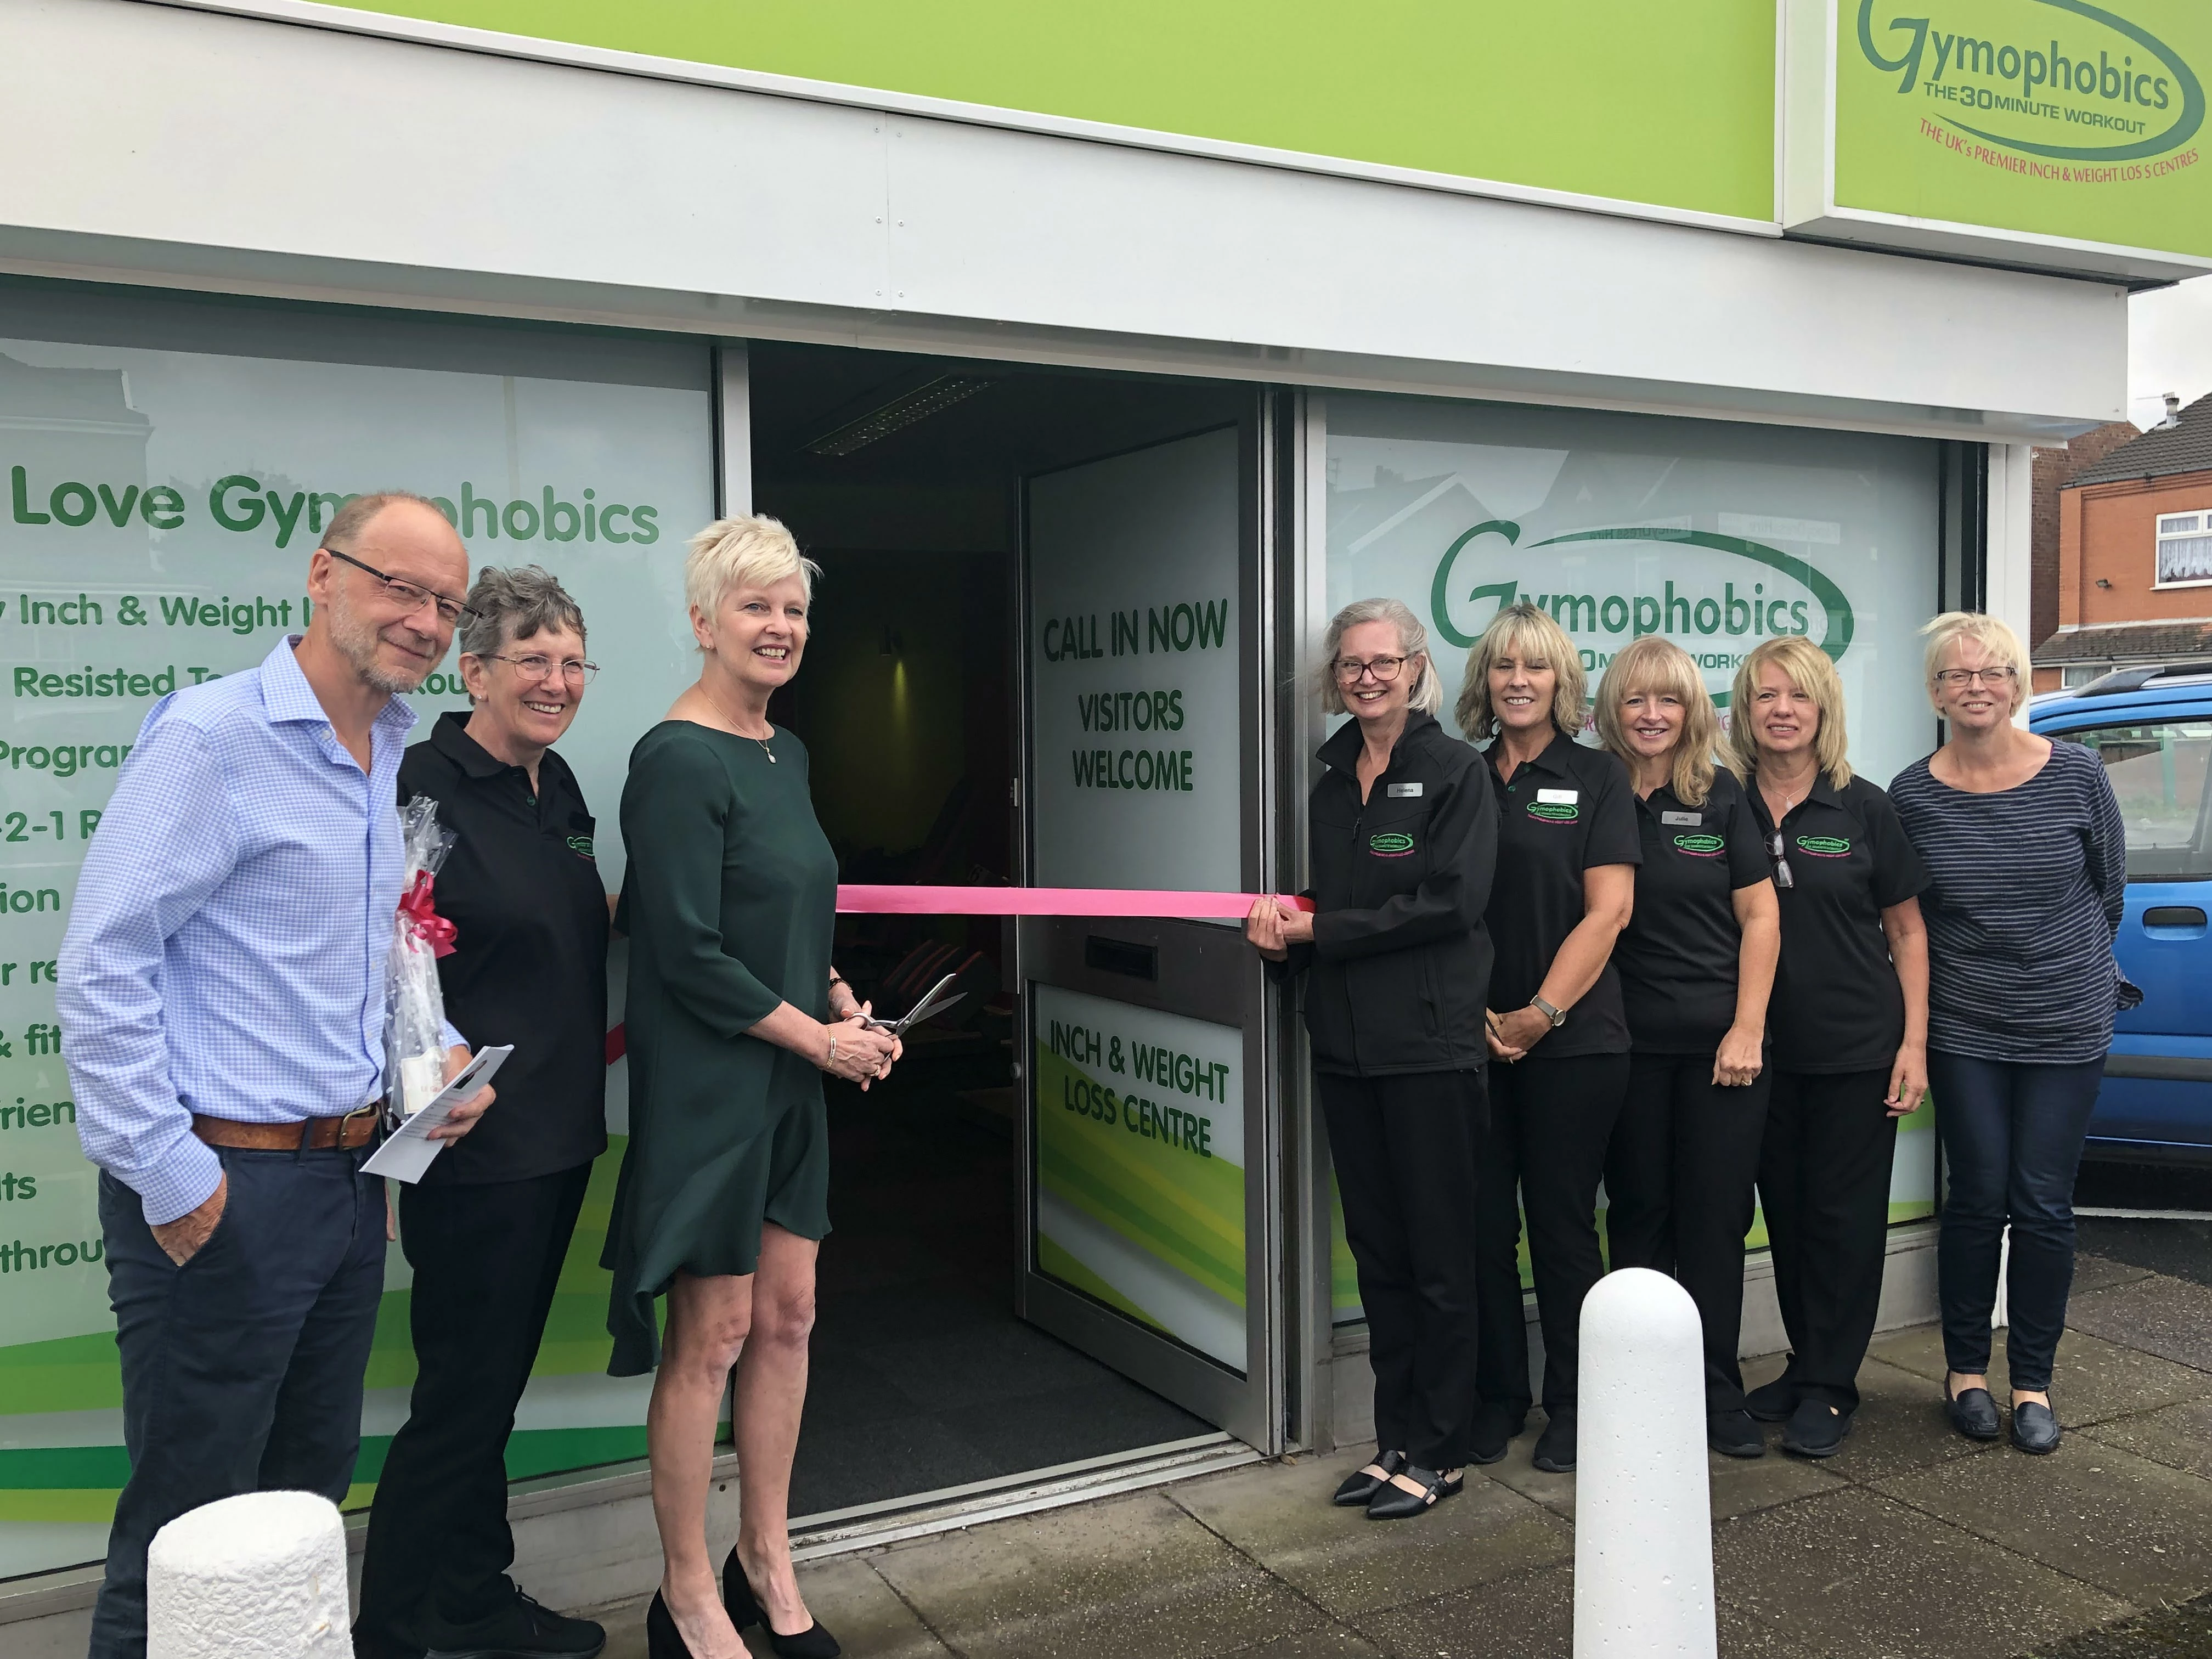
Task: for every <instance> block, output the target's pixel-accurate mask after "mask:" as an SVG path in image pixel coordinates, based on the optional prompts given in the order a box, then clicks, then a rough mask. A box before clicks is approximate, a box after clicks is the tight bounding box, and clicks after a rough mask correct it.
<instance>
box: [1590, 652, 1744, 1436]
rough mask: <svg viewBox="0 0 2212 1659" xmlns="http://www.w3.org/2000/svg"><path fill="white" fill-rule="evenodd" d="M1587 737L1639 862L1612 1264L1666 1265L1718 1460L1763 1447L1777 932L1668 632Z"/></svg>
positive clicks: (1684, 661) (1715, 737)
mask: <svg viewBox="0 0 2212 1659" xmlns="http://www.w3.org/2000/svg"><path fill="white" fill-rule="evenodd" d="M1597 730H1598V736H1599V737H1600V738H1602V739H1603V740H1604V743H1605V746H1606V747H1607V749H1609V750H1612V751H1613V753H1614V754H1616V755H1618V756H1620V759H1621V763H1622V764H1623V765H1625V766H1626V767H1627V768H1628V775H1629V780H1630V783H1631V786H1632V790H1633V795H1634V799H1635V802H1636V823H1637V829H1638V833H1639V834H1640V836H1642V840H1643V848H1644V862H1643V864H1642V865H1641V866H1639V867H1638V870H1637V872H1636V914H1635V915H1634V917H1633V918H1632V920H1631V921H1630V922H1629V924H1628V929H1627V931H1626V933H1622V934H1621V936H1620V945H1618V946H1617V947H1616V948H1615V949H1614V951H1613V962H1614V964H1615V965H1616V966H1617V967H1618V968H1619V969H1620V989H1621V999H1622V1002H1623V1004H1624V1006H1625V1007H1626V1012H1627V1016H1628V1035H1629V1039H1630V1041H1631V1042H1632V1044H1633V1045H1634V1047H1633V1049H1632V1052H1631V1054H1630V1055H1629V1060H1628V1097H1627V1100H1626V1103H1625V1104H1624V1105H1623V1106H1622V1108H1621V1113H1620V1121H1619V1122H1618V1123H1616V1124H1615V1125H1614V1126H1613V1144H1612V1146H1611V1148H1610V1149H1609V1151H1608V1152H1607V1155H1606V1163H1605V1190H1606V1198H1607V1206H1608V1207H1607V1211H1606V1247H1607V1255H1608V1256H1609V1257H1610V1258H1611V1261H1612V1265H1613V1267H1616V1268H1619V1267H1652V1268H1656V1269H1657V1270H1658V1271H1659V1272H1661V1273H1671V1274H1673V1275H1674V1278H1675V1279H1679V1280H1680V1282H1681V1285H1682V1288H1683V1289H1685V1290H1686V1291H1689V1293H1690V1297H1691V1299H1692V1301H1694V1302H1695V1303H1696V1304H1698V1317H1699V1322H1700V1323H1701V1324H1702V1325H1703V1326H1704V1328H1705V1437H1706V1441H1707V1443H1709V1444H1710V1445H1711V1447H1712V1449H1714V1450H1715V1451H1717V1452H1721V1453H1723V1454H1725V1455H1728V1456H1730V1457H1759V1456H1762V1455H1765V1450H1766V1443H1765V1439H1764V1438H1763V1437H1761V1435H1760V1433H1759V1425H1757V1424H1756V1423H1754V1422H1753V1421H1752V1419H1751V1416H1750V1413H1747V1412H1746V1411H1745V1410H1744V1407H1743V1373H1742V1371H1741V1369H1740V1368H1739V1367H1738V1365H1737V1364H1736V1342H1737V1339H1738V1337H1739V1336H1740V1335H1741V1331H1742V1326H1743V1240H1744V1235H1745V1234H1746V1233H1747V1232H1749V1231H1751V1218H1752V1214H1753V1210H1754V1209H1755V1208H1756V1206H1757V1202H1758V1200H1757V1199H1756V1198H1755V1197H1754V1196H1753V1191H1752V1187H1753V1182H1754V1181H1756V1180H1757V1178H1758V1175H1759V1141H1760V1139H1761V1138H1762V1137H1763V1135H1764V1134H1765V1128H1766V1098H1767V1094H1768V1091H1769V1084H1770V1079H1769V1076H1768V1072H1767V1066H1766V1003H1767V998H1768V995H1769V994H1770V993H1771V990H1772V989H1773V985H1774V959H1775V954H1776V951H1778V948H1779V946H1780V944H1781V937H1782V927H1781V919H1780V914H1779V911H1778V908H1777V906H1776V903H1775V896H1774V883H1773V881H1772V880H1771V877H1770V874H1769V872H1768V869H1767V864H1766V852H1765V848H1764V847H1763V846H1762V845H1761V844H1760V836H1759V823H1758V821H1757V820H1756V819H1755V818H1753V817H1752V811H1751V802H1750V800H1749V799H1747V796H1746V794H1745V792H1744V787H1743V786H1742V785H1741V783H1739V782H1737V781H1736V780H1735V777H1734V776H1733V775H1731V774H1730V773H1729V772H1727V771H1726V770H1724V769H1722V768H1720V767H1718V766H1717V765H1715V764H1714V755H1715V750H1717V748H1718V746H1719V743H1720V735H1721V722H1720V715H1719V714H1718V713H1717V711H1716V710H1715V708H1713V700H1712V698H1711V696H1708V695H1707V693H1706V691H1705V677H1704V676H1703V675H1701V674H1700V673H1699V671H1698V665H1697V664H1696V663H1694V662H1692V660H1691V659H1690V654H1689V653H1687V652H1686V651H1685V650H1683V649H1682V647H1680V646H1679V645H1676V644H1675V643H1674V641H1672V640H1669V639H1666V638H1664V637H1662V635H1656V634H1647V635H1644V638H1642V639H1640V640H1638V641H1635V642H1634V643H1633V644H1632V645H1630V646H1628V647H1626V648H1625V649H1623V650H1622V651H1621V652H1620V653H1618V654H1617V655H1616V656H1615V657H1614V658H1613V660H1612V662H1611V663H1609V664H1608V665H1607V667H1606V671H1605V678H1604V680H1603V681H1602V682H1601V684H1599V686H1598V692H1597Z"/></svg>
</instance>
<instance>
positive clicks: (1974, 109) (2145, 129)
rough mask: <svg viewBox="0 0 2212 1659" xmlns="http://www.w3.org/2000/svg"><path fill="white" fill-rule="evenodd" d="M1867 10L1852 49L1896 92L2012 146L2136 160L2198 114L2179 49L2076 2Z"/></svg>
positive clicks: (2170, 144) (2180, 132)
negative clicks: (1896, 13)
mask: <svg viewBox="0 0 2212 1659" xmlns="http://www.w3.org/2000/svg"><path fill="white" fill-rule="evenodd" d="M1898 5H1899V0H1886V3H1885V4H1884V5H1883V6H1882V7H1881V11H1890V10H1893V9H1898ZM1876 19H1877V10H1876V7H1875V0H1859V8H1858V46H1859V51H1860V53H1861V54H1862V55H1863V57H1864V58H1865V59H1866V61H1867V62H1868V63H1869V64H1872V65H1873V66H1874V67H1875V69H1876V70H1879V71H1881V73H1882V74H1884V75H1886V76H1887V75H1894V76H1897V92H1898V94H1899V96H1914V97H1917V98H1918V99H1919V100H1922V103H1923V107H1922V109H1921V111H1920V112H1921V113H1922V114H1923V116H1924V117H1932V118H1938V119H1941V120H1942V121H1944V122H1946V123H1948V125H1951V126H1953V127H1955V128H1957V129H1958V130H1959V131H1961V132H1967V133H1972V135H1973V136H1974V137H1977V138H1979V139H1982V140H1984V142H1986V143H1990V144H1994V145H1996V146H1997V147H1998V148H2000V149H2006V150H2009V151H2012V152H2013V153H2014V154H2015V155H2031V156H2038V157H2041V158H2044V159H2045V160H2050V161H2138V160H2142V159H2145V158H2148V157H2150V156H2155V155H2168V154H2169V153H2170V152H2172V151H2173V150H2176V149H2179V148H2180V147H2181V146H2182V145H2184V144H2185V143H2188V142H2189V141H2190V140H2191V138H2193V137H2196V136H2197V129H2198V128H2199V127H2201V126H2203V124H2204V88H2203V83H2202V82H2199V81H2198V79H2197V75H2196V72H2195V71H2194V70H2191V68H2190V66H2189V64H2187V63H2186V62H2185V60H2184V59H2183V58H2182V56H2181V54H2180V53H2179V52H2177V51H2176V50H2175V49H2174V48H2173V47H2172V46H2170V45H2168V44H2167V43H2166V42H2165V41H2163V40H2160V39H2159V38H2158V37H2157V36H2156V35H2154V34H2153V33H2151V32H2150V31H2149V30H2148V29H2146V28H2144V27H2142V25H2141V24H2139V23H2135V22H2131V21H2129V20H2128V19H2127V18H2124V17H2122V16H2119V15H2117V14H2115V13H2113V12H2109V11H2106V10H2105V9H2102V8H2101V7H2098V6H2093V5H2090V4H2089V3H2087V0H1948V3H1946V4H1944V5H1943V6H1942V9H1941V10H1940V11H1938V9H1936V8H1930V10H1929V15H1926V16H1922V17H1890V18H1888V19H1887V21H1876ZM1990 19H1996V20H1999V21H2001V22H2002V25H2003V26H2002V27H1999V26H1998V23H1997V22H1992V21H1984V20H1990ZM2176 160H2177V161H2191V160H2194V156H2193V155H2191V156H2190V157H2186V158H2179V157H2178V158H2176ZM2169 165H2171V164H2169ZM2097 176H2098V177H2101V176H2102V175H2097ZM2129 176H2134V173H2133V171H2132V170H2131V171H2130V174H2129Z"/></svg>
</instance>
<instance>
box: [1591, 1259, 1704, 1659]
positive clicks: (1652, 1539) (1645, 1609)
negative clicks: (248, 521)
mask: <svg viewBox="0 0 2212 1659" xmlns="http://www.w3.org/2000/svg"><path fill="white" fill-rule="evenodd" d="M1580 1394H1581V1413H1580V1423H1579V1425H1578V1428H1577V1468H1576V1471H1575V1659H1645V1656H1650V1659H1658V1656H1662V1655H1663V1656H1666V1659H1714V1654H1715V1648H1714V1635H1713V1529H1712V1503H1711V1495H1710V1493H1709V1492H1708V1490H1707V1485H1706V1473H1705V1340H1704V1333H1703V1329H1702V1328H1701V1327H1700V1325H1699V1320H1698V1309H1697V1304H1695V1303H1693V1302H1692V1301H1691V1300H1690V1293H1689V1292H1688V1291H1686V1290H1684V1289H1683V1288H1682V1287H1681V1286H1680V1285H1677V1284H1676V1283H1675V1282H1674V1280H1673V1279H1669V1278H1668V1277H1667V1275H1666V1274H1664V1273H1653V1272H1652V1271H1651V1270H1650V1268H1648V1267H1625V1268H1623V1269H1622V1270H1621V1271H1620V1272H1619V1273H1608V1274H1607V1275H1606V1276H1605V1277H1604V1278H1603V1279H1600V1280H1599V1281H1598V1283H1597V1287H1596V1288H1595V1290H1593V1291H1591V1292H1590V1293H1589V1297H1587V1298H1586V1299H1585V1300H1584V1301H1583V1318H1582V1381H1581V1385H1580Z"/></svg>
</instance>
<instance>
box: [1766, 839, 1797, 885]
mask: <svg viewBox="0 0 2212 1659" xmlns="http://www.w3.org/2000/svg"><path fill="white" fill-rule="evenodd" d="M1786 844H1787V843H1785V842H1784V841H1783V839H1782V832H1781V831H1780V830H1779V829H1777V830H1776V831H1775V832H1774V833H1773V834H1772V835H1771V836H1768V837H1767V838H1766V857H1767V861H1768V862H1769V863H1771V864H1772V865H1773V866H1774V884H1775V885H1776V886H1777V887H1781V888H1790V887H1795V886H1796V884H1797V878H1796V877H1795V876H1793V875H1791V874H1790V858H1789V854H1786V853H1785V852H1784V850H1783V848H1784V846H1785V845H1786Z"/></svg>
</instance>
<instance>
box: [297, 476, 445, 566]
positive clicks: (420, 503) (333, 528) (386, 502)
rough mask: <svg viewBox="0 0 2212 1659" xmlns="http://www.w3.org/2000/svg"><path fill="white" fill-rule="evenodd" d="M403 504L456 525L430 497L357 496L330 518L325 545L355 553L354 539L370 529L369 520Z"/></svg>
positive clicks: (388, 492) (407, 493)
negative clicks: (422, 509) (425, 509)
mask: <svg viewBox="0 0 2212 1659" xmlns="http://www.w3.org/2000/svg"><path fill="white" fill-rule="evenodd" d="M401 501H411V502H413V503H414V504H415V505H416V507H428V509H429V510H430V511H431V512H433V513H436V514H437V515H438V516H439V517H440V518H441V519H443V520H445V521H446V522H447V524H451V523H453V513H451V512H450V511H449V510H448V509H447V508H445V507H441V506H439V505H438V503H437V502H435V501H432V500H431V499H430V498H429V497H428V495H416V493H415V492H414V491H413V490H411V489H379V490H376V491H374V493H372V494H370V495H354V496H350V497H349V498H348V499H347V501H346V502H345V504H344V505H343V507H339V508H338V510H337V512H336V513H332V514H331V524H330V528H329V529H327V530H325V531H324V532H323V540H322V545H323V546H325V547H327V548H331V549H332V550H336V551H337V552H340V553H350V552H352V551H353V543H354V538H356V536H358V535H360V534H361V532H362V531H364V530H366V529H368V526H369V520H372V519H374V518H375V517H376V515H377V514H378V513H381V512H383V511H384V509H385V508H386V507H396V506H398V504H399V503H400V502H401Z"/></svg>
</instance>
